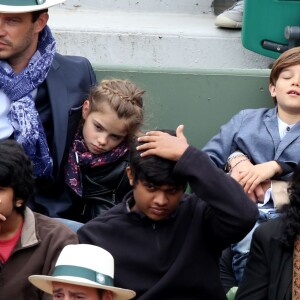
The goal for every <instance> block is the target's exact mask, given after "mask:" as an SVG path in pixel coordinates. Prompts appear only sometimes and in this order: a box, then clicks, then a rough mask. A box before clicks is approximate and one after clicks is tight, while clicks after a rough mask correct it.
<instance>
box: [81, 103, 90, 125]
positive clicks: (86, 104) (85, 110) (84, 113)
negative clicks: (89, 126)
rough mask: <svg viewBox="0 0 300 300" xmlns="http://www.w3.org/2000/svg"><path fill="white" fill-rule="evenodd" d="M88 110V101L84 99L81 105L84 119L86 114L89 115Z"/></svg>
mask: <svg viewBox="0 0 300 300" xmlns="http://www.w3.org/2000/svg"><path fill="white" fill-rule="evenodd" d="M89 111H90V101H89V100H85V101H84V103H83V106H82V118H83V119H84V120H85V119H86V118H87V116H88V115H89Z"/></svg>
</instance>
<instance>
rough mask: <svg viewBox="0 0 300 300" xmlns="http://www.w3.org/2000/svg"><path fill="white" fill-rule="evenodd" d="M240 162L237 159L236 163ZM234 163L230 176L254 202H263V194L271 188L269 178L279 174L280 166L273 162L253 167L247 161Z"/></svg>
mask: <svg viewBox="0 0 300 300" xmlns="http://www.w3.org/2000/svg"><path fill="white" fill-rule="evenodd" d="M238 159H239V160H241V158H237V159H236V161H237V162H239V161H238ZM236 161H235V162H234V163H235V165H236V166H235V167H234V168H233V169H232V171H231V176H232V177H233V178H234V179H235V180H236V181H237V182H239V183H240V184H241V185H242V187H243V188H244V191H245V192H246V193H247V194H248V196H249V198H250V199H251V200H252V201H254V202H263V200H264V196H265V192H266V191H267V190H268V188H269V187H270V186H271V182H270V178H271V177H273V176H274V175H275V174H276V173H278V172H280V169H278V167H279V168H280V166H279V165H278V164H277V163H276V162H275V161H271V162H267V163H263V164H257V165H253V164H252V163H251V162H250V160H249V159H246V160H243V161H241V163H237V162H236Z"/></svg>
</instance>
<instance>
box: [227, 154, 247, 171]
mask: <svg viewBox="0 0 300 300" xmlns="http://www.w3.org/2000/svg"><path fill="white" fill-rule="evenodd" d="M246 160H249V158H248V157H247V158H244V159H241V160H240V161H238V162H237V163H236V164H235V165H234V166H232V167H231V168H230V170H229V174H231V173H232V170H233V169H234V168H235V167H236V166H237V165H238V164H240V163H241V162H243V161H246Z"/></svg>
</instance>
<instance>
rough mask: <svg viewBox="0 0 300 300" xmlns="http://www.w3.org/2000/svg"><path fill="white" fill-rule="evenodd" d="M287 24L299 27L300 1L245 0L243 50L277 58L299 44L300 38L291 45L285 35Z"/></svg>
mask: <svg viewBox="0 0 300 300" xmlns="http://www.w3.org/2000/svg"><path fill="white" fill-rule="evenodd" d="M287 26H300V1H299V0H245V8H244V16H243V29H242V44H243V46H244V47H245V48H246V49H249V50H251V51H253V52H256V53H259V54H261V55H264V56H268V57H272V58H277V57H278V56H279V55H280V54H281V53H282V52H283V51H285V50H287V49H288V48H292V47H293V46H299V45H300V40H297V41H295V43H294V45H293V43H291V42H290V40H288V39H287V38H285V28H286V27H287ZM299 31H300V28H299ZM266 48H269V49H266Z"/></svg>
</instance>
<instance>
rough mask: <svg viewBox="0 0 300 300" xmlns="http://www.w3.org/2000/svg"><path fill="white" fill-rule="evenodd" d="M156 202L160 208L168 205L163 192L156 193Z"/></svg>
mask: <svg viewBox="0 0 300 300" xmlns="http://www.w3.org/2000/svg"><path fill="white" fill-rule="evenodd" d="M154 202H155V204H157V205H158V206H164V205H166V204H167V203H168V199H167V197H166V195H165V193H164V192H163V191H157V192H156V193H155V198H154Z"/></svg>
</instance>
